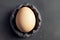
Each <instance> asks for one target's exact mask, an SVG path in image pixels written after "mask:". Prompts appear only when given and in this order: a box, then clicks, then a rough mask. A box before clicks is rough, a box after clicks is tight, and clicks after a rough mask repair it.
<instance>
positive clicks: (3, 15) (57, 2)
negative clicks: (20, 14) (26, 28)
mask: <svg viewBox="0 0 60 40" xmlns="http://www.w3.org/2000/svg"><path fill="white" fill-rule="evenodd" d="M24 3H31V4H33V5H35V6H36V8H37V9H38V10H39V12H40V13H41V16H42V25H41V28H40V30H39V31H38V32H37V33H36V34H34V35H33V36H32V37H29V38H25V39H22V38H19V37H17V36H16V35H15V34H14V33H13V31H12V29H11V26H10V24H9V17H10V14H11V13H10V12H11V11H12V10H13V9H14V8H16V7H17V6H18V5H19V4H24ZM0 40H60V0H0Z"/></svg>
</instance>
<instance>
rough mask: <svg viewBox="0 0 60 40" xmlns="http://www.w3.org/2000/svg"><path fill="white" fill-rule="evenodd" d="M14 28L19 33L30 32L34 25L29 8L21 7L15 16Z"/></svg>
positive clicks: (32, 14)
mask: <svg viewBox="0 0 60 40" xmlns="http://www.w3.org/2000/svg"><path fill="white" fill-rule="evenodd" d="M15 22H16V26H17V28H18V29H19V30H20V31H21V32H30V31H31V30H33V28H34V27H35V24H36V18H35V15H34V12H33V11H32V10H31V9H30V8H29V7H22V8H20V9H19V10H18V12H17V15H16V19H15Z"/></svg>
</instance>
